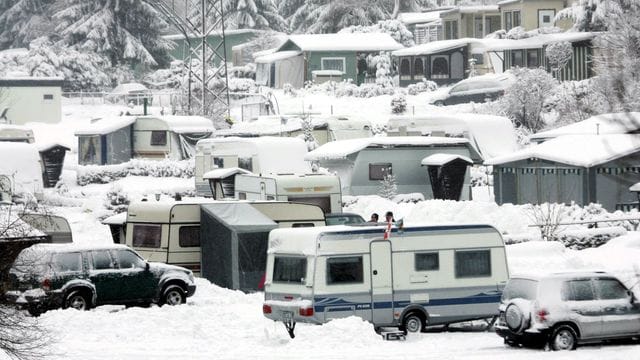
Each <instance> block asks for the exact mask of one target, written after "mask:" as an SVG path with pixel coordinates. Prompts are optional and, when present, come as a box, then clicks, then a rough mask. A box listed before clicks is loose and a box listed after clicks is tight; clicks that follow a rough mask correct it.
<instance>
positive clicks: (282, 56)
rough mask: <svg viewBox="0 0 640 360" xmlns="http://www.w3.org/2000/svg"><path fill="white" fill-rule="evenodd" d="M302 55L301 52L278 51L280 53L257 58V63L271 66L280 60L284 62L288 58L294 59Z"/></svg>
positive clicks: (271, 53)
mask: <svg viewBox="0 0 640 360" xmlns="http://www.w3.org/2000/svg"><path fill="white" fill-rule="evenodd" d="M300 54H302V52H301V51H296V50H287V51H278V52H273V51H272V52H270V53H268V54H264V55H261V56H258V57H256V58H255V62H256V63H258V64H260V63H265V64H270V63H272V62H276V61H278V60H284V59H288V58H292V57H294V56H298V55H300Z"/></svg>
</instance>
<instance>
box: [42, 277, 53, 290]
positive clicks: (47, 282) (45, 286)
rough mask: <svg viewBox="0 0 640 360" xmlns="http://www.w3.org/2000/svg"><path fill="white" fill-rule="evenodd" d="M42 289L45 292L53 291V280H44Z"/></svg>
mask: <svg viewBox="0 0 640 360" xmlns="http://www.w3.org/2000/svg"><path fill="white" fill-rule="evenodd" d="M42 289H43V290H44V291H49V290H51V280H49V279H44V280H42Z"/></svg>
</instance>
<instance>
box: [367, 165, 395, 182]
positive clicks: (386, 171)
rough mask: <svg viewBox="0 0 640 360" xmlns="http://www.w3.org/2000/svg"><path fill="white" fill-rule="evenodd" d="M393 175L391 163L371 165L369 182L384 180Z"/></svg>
mask: <svg viewBox="0 0 640 360" xmlns="http://www.w3.org/2000/svg"><path fill="white" fill-rule="evenodd" d="M392 173H393V171H392V169H391V163H378V164H369V180H384V177H385V176H387V175H390V174H392Z"/></svg>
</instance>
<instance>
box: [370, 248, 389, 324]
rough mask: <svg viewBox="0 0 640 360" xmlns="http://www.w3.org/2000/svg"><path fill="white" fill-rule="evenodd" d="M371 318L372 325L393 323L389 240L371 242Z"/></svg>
mask: <svg viewBox="0 0 640 360" xmlns="http://www.w3.org/2000/svg"><path fill="white" fill-rule="evenodd" d="M370 246H371V312H372V315H371V320H372V322H373V324H374V325H376V326H377V325H383V324H392V323H393V274H392V272H391V242H389V241H374V242H372V243H371V245H370Z"/></svg>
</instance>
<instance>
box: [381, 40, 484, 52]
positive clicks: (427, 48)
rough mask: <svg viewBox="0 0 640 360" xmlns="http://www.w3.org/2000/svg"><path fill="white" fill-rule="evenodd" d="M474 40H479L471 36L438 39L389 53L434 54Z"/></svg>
mask: <svg viewBox="0 0 640 360" xmlns="http://www.w3.org/2000/svg"><path fill="white" fill-rule="evenodd" d="M474 42H480V40H479V39H472V38H462V39H453V40H440V41H432V42H428V43H426V44H421V45H416V46H412V47H410V48H406V49H400V50H396V51H394V52H392V53H391V55H393V56H415V55H428V54H435V53H439V52H443V51H447V50H451V49H455V48H459V47H461V46H466V45H469V44H471V43H474Z"/></svg>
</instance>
